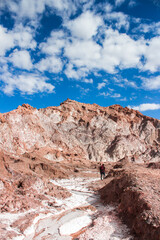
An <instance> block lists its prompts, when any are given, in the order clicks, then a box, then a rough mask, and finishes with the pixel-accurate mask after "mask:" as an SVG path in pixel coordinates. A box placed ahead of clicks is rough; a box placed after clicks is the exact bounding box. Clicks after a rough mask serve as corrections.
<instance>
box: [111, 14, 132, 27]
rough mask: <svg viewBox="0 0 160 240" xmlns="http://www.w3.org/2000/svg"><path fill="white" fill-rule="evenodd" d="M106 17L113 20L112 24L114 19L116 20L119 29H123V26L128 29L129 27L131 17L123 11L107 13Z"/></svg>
mask: <svg viewBox="0 0 160 240" xmlns="http://www.w3.org/2000/svg"><path fill="white" fill-rule="evenodd" d="M106 19H107V20H110V21H112V24H113V21H115V22H116V28H117V29H121V27H123V28H124V29H126V30H128V29H129V26H130V18H129V17H128V15H126V14H124V13H122V12H110V13H107V15H106Z"/></svg>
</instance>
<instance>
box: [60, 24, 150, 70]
mask: <svg viewBox="0 0 160 240" xmlns="http://www.w3.org/2000/svg"><path fill="white" fill-rule="evenodd" d="M145 50H146V45H145V43H144V41H143V39H140V40H137V41H136V40H134V39H132V38H130V37H129V36H128V35H127V34H121V33H119V32H118V31H114V30H112V29H108V30H107V31H106V36H105V39H104V41H103V45H102V46H100V45H99V44H97V43H96V42H95V41H94V40H91V39H90V40H77V39H76V40H75V39H74V38H72V41H70V42H68V43H66V45H65V49H64V55H65V56H66V57H67V58H68V59H69V61H70V63H71V64H72V65H74V66H76V67H77V68H82V67H83V68H86V69H87V70H88V72H89V71H98V70H104V71H106V72H109V73H111V74H113V73H115V72H116V67H119V68H120V69H126V68H138V67H141V57H142V55H143V54H144V53H145Z"/></svg>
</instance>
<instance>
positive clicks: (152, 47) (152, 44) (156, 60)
mask: <svg viewBox="0 0 160 240" xmlns="http://www.w3.org/2000/svg"><path fill="white" fill-rule="evenodd" d="M157 49H160V37H159V36H158V37H154V38H152V39H151V40H150V41H149V46H148V47H147V49H146V52H145V58H146V63H145V65H144V70H149V71H151V72H156V71H157V70H159V69H160V51H157Z"/></svg>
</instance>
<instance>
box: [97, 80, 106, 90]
mask: <svg viewBox="0 0 160 240" xmlns="http://www.w3.org/2000/svg"><path fill="white" fill-rule="evenodd" d="M105 86H106V83H105V82H102V83H98V86H97V89H98V90H100V89H102V88H104V87H105Z"/></svg>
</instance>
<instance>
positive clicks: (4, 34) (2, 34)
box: [0, 26, 14, 56]
mask: <svg viewBox="0 0 160 240" xmlns="http://www.w3.org/2000/svg"><path fill="white" fill-rule="evenodd" d="M13 47H14V39H13V36H12V34H11V32H8V31H7V29H6V28H4V27H2V26H0V56H4V55H5V54H6V52H7V51H8V50H10V49H11V48H13Z"/></svg>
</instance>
